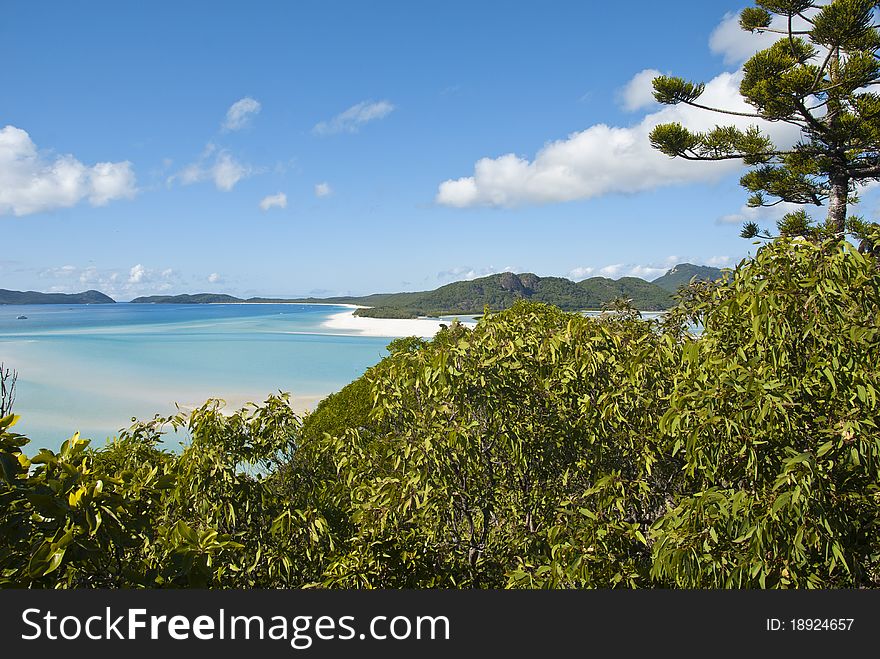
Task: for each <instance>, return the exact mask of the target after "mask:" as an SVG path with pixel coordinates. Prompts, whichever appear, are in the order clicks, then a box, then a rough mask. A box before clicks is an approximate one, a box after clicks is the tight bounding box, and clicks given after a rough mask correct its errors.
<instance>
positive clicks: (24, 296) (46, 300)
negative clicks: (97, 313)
mask: <svg viewBox="0 0 880 659" xmlns="http://www.w3.org/2000/svg"><path fill="white" fill-rule="evenodd" d="M115 303H116V300H114V299H113V298H112V297H109V296H107V295H104V294H103V293H101V292H100V291H84V292H82V293H38V292H36V291H10V290H6V289H5V288H0V304H115Z"/></svg>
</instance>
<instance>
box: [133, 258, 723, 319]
mask: <svg viewBox="0 0 880 659" xmlns="http://www.w3.org/2000/svg"><path fill="white" fill-rule="evenodd" d="M720 276H721V271H720V270H718V269H717V268H709V267H707V266H696V265H691V264H690V263H682V264H679V265H677V266H675V267H674V268H672V269H671V270H669V272H667V273H666V274H665V275H663V277H661V278H660V279H659V280H657V281H655V282H648V281H645V280H644V279H639V278H638V277H622V278H620V279H607V278H605V277H591V278H589V279H584V280H583V281H580V282H574V281H571V280H569V279H565V278H563V277H539V276H537V275H535V274H532V273H524V274H514V273H512V272H502V273H499V274H495V275H489V276H488V277H480V278H479V279H472V280H469V281H457V282H453V283H451V284H446V285H445V286H441V287H440V288H437V289H435V290H432V291H420V292H413V293H376V294H373V295H366V296H362V297H355V296H342V297H329V298H293V299H271V298H256V297H254V298H248V299H246V300H244V299H241V298H237V297H233V296H231V295H218V294H214V293H198V294H196V295H153V296H150V297H139V298H135V299H134V300H132V302H135V303H164V304H206V303H235V302H246V303H250V304H260V303H272V302H306V303H308V302H311V303H323V304H328V303H329V304H357V305H361V306H365V307H370V308H369V309H359V310H357V312H356V313H357V314H359V315H365V316H373V317H379V318H414V317H416V316H436V315H446V314H478V313H482V312H483V310H484V308H485V307H486V306H488V307H489V308H490V309H492V310H493V311H498V310H502V309H507V308H509V307H511V306H512V305H513V303H514V302H516V301H517V300H522V299H525V300H532V301H534V302H546V303H548V304H553V305H556V306H557V307H560V308H561V309H563V310H565V311H580V310H583V309H601V308H602V305H604V304H605V303H607V302H610V301H611V300H613V299H615V298H619V297H623V298H627V299H630V300H632V303H633V305H634V306H635V307H636V308H637V309H641V310H642V311H658V310H663V309H668V308H669V307H670V306H672V304H673V298H672V293H673V292H674V291H676V290H678V287H679V286H681V285H683V284H687V283H688V282H689V281H690V280H691V278H692V277H697V278H699V279H717V278H718V277H720ZM661 280H662V285H658V282H661ZM676 282H680V283H676Z"/></svg>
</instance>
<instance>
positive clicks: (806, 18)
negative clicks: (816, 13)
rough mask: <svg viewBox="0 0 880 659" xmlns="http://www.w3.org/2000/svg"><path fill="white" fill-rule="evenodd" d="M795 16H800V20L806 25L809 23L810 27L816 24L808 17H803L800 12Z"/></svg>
mask: <svg viewBox="0 0 880 659" xmlns="http://www.w3.org/2000/svg"><path fill="white" fill-rule="evenodd" d="M797 15H798V16H800V17H801V18H802V19H804V20H805V21H806V22H807V23H809V24H810V25H815V24H816V23H815V21H813V19H812V18H808V17H806V16H804V14H803V13H801V12H798V14H797Z"/></svg>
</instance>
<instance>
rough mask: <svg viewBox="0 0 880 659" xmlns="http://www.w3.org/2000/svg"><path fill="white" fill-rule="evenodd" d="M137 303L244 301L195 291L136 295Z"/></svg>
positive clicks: (231, 302) (221, 302)
mask: <svg viewBox="0 0 880 659" xmlns="http://www.w3.org/2000/svg"><path fill="white" fill-rule="evenodd" d="M132 302H134V303H137V304H233V303H236V302H244V300H242V299H241V298H240V297H235V296H233V295H223V294H219V293H196V294H195V295H148V296H146V297H136V298H135V299H133V300H132Z"/></svg>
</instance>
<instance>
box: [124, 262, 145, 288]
mask: <svg viewBox="0 0 880 659" xmlns="http://www.w3.org/2000/svg"><path fill="white" fill-rule="evenodd" d="M146 274H147V270H146V268H144V266H142V265H141V264H140V263H138V264H137V265H134V266H132V267H131V270H130V271H129V273H128V283H129V284H140V283H141V282H142V281H143V280H144V277H145V276H146Z"/></svg>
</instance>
